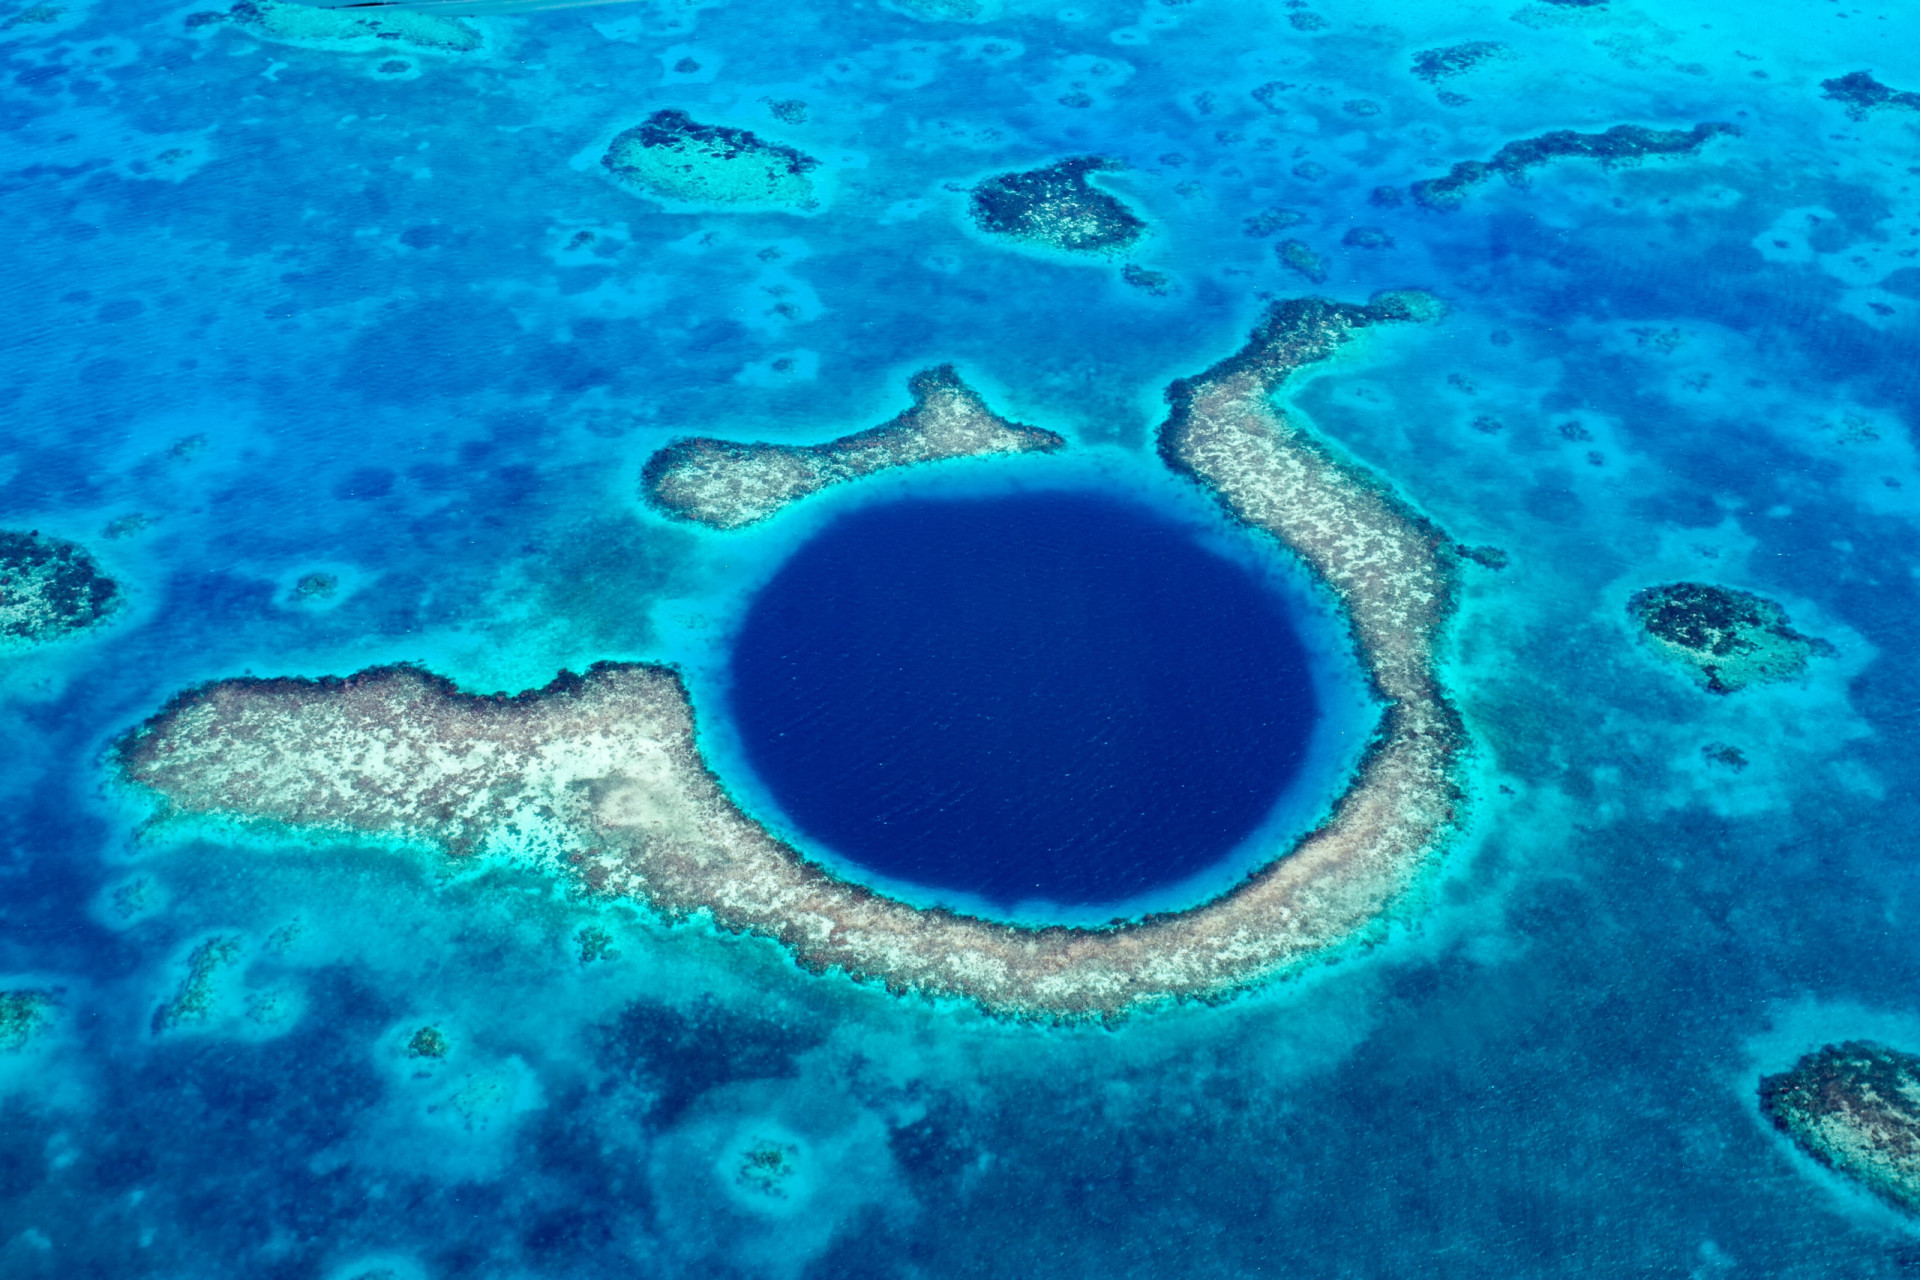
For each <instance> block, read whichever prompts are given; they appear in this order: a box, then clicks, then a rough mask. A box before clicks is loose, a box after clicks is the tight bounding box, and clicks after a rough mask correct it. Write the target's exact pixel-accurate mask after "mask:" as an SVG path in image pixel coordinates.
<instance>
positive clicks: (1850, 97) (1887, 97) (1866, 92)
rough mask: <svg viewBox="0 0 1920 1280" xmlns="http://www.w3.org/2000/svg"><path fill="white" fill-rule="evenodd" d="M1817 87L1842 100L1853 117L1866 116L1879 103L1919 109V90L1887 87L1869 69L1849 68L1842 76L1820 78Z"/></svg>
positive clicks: (1835, 99) (1832, 97) (1838, 100)
mask: <svg viewBox="0 0 1920 1280" xmlns="http://www.w3.org/2000/svg"><path fill="white" fill-rule="evenodd" d="M1820 88H1821V89H1822V90H1823V91H1824V92H1823V94H1822V96H1823V97H1827V98H1831V99H1833V100H1834V101H1835V102H1841V103H1845V104H1846V108H1847V114H1848V115H1849V116H1851V117H1853V118H1854V119H1855V120H1865V119H1866V118H1867V114H1868V113H1869V112H1871V111H1875V110H1878V109H1879V108H1881V107H1901V108H1904V109H1906V110H1908V111H1920V93H1913V92H1911V91H1908V90H1901V89H1893V88H1889V87H1888V86H1886V85H1884V84H1881V83H1880V82H1879V81H1878V80H1875V79H1874V78H1873V73H1872V72H1870V71H1849V72H1848V73H1847V74H1846V75H1844V76H1836V77H1835V78H1834V79H1832V80H1822V81H1821V82H1820Z"/></svg>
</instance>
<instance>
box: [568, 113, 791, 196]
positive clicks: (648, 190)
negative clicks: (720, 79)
mask: <svg viewBox="0 0 1920 1280" xmlns="http://www.w3.org/2000/svg"><path fill="white" fill-rule="evenodd" d="M600 163H601V164H603V165H604V166H606V169H607V172H608V173H610V174H612V175H613V177H614V178H615V179H616V180H617V181H619V182H620V183H622V184H624V185H626V186H629V187H632V188H634V189H635V190H637V191H639V192H640V193H641V194H642V195H648V196H653V197H655V198H657V199H661V200H667V201H671V202H673V203H676V204H690V205H710V206H716V207H720V208H760V209H790V210H802V211H810V210H813V209H817V208H819V207H820V198H819V194H818V193H817V192H816V191H815V190H814V184H813V179H812V178H811V177H809V176H808V175H809V174H810V173H812V172H813V170H815V169H817V168H819V167H820V162H819V161H818V160H815V159H814V158H813V157H812V156H809V155H804V154H802V153H801V152H799V151H796V150H794V149H793V148H792V147H786V146H781V145H780V144H779V143H776V142H767V141H764V140H763V139H761V138H760V137H758V136H757V135H755V134H753V133H749V132H748V131H747V130H745V129H729V128H726V127H724V126H722V125H711V124H699V123H697V122H696V121H695V120H694V119H693V118H692V117H691V116H689V115H688V114H687V113H686V112H684V111H675V110H671V109H668V110H664V111H656V112H654V113H653V114H652V115H650V116H648V117H647V118H646V120H645V121H643V122H642V123H640V124H638V125H636V126H634V127H633V128H631V129H628V130H627V131H626V132H624V133H622V134H620V135H619V136H618V137H616V138H614V140H613V142H612V144H611V145H610V146H608V148H607V153H606V155H604V156H602V157H601V160H600Z"/></svg>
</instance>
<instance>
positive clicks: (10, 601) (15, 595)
mask: <svg viewBox="0 0 1920 1280" xmlns="http://www.w3.org/2000/svg"><path fill="white" fill-rule="evenodd" d="M119 596H120V587H119V584H118V583H116V582H114V580H113V579H112V578H109V577H108V576H107V575H106V574H104V573H102V572H101V571H100V565H99V562H98V561H96V560H95V559H94V558H93V555H92V553H90V552H89V551H88V550H87V549H86V548H85V547H82V546H81V545H80V544H79V543H77V542H68V541H66V540H64V539H61V538H49V537H45V536H43V535H42V534H41V533H40V532H39V531H38V530H29V531H27V532H25V533H21V532H19V531H17V530H6V529H0V648H6V647H13V646H19V645H29V644H37V643H40V642H42V641H46V640H55V639H58V638H60V637H61V636H65V635H71V634H72V633H74V632H77V631H84V630H86V629H87V628H88V627H91V626H94V625H95V624H97V623H98V622H100V620H101V619H103V618H105V617H106V616H107V614H109V613H110V612H112V610H113V606H114V604H115V602H116V601H117V600H118V599H119Z"/></svg>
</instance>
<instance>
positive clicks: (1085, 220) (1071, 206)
mask: <svg viewBox="0 0 1920 1280" xmlns="http://www.w3.org/2000/svg"><path fill="white" fill-rule="evenodd" d="M1123 167H1124V166H1122V165H1121V164H1120V163H1119V162H1118V161H1115V160H1107V159H1103V158H1101V157H1099V156H1081V157H1077V158H1075V159H1071V160H1062V161H1060V163H1058V164H1053V165H1048V166H1047V167H1046V168H1044V169H1032V170H1029V171H1027V172H1026V173H1003V174H1000V175H999V176H997V177H993V178H988V179H987V180H986V181H985V182H982V183H981V184H980V185H979V186H977V187H975V188H974V189H973V194H972V199H971V201H970V202H969V211H970V212H971V214H972V216H973V224H974V225H975V226H976V227H978V228H980V230H982V231H984V232H987V233H988V234H989V235H996V236H1005V237H1007V238H1008V239H1011V240H1018V241H1021V242H1024V243H1027V244H1033V245H1039V246H1041V247H1043V248H1048V249H1058V250H1062V251H1064V252H1067V253H1080V254H1108V255H1112V254H1117V253H1119V252H1120V251H1122V250H1124V249H1126V248H1127V247H1129V246H1130V245H1132V244H1133V243H1134V242H1135V241H1137V240H1138V239H1140V237H1141V236H1142V235H1144V234H1146V230H1147V224H1146V223H1145V222H1144V221H1143V220H1142V219H1141V218H1139V217H1138V216H1137V215H1136V214H1135V213H1134V212H1133V211H1132V210H1131V209H1129V208H1127V206H1126V205H1124V204H1121V203H1120V201H1118V200H1116V199H1114V198H1113V197H1112V196H1110V195H1108V194H1107V193H1106V192H1104V191H1101V190H1100V189H1098V188H1097V187H1094V186H1093V185H1091V184H1090V183H1088V181H1087V175H1088V174H1092V173H1102V172H1106V171H1108V170H1114V169H1120V168H1123Z"/></svg>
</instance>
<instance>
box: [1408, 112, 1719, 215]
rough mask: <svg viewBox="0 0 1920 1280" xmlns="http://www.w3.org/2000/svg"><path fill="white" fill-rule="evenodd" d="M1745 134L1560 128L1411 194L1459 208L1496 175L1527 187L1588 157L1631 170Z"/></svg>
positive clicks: (1709, 126) (1709, 127) (1708, 129)
mask: <svg viewBox="0 0 1920 1280" xmlns="http://www.w3.org/2000/svg"><path fill="white" fill-rule="evenodd" d="M1739 133H1740V128H1739V126H1737V125H1732V124H1726V123H1724V122H1719V121H1708V122H1706V123H1704V124H1697V125H1695V126H1693V128H1691V129H1649V128H1646V127H1645V126H1644V125H1637V124H1617V125H1615V126H1613V128H1611V129H1608V130H1607V131H1606V132H1604V133H1576V132H1574V131H1573V130H1572V129H1556V130H1554V131H1553V132H1551V133H1543V134H1541V135H1539V136H1538V137H1535V138H1523V139H1522V140H1520V141H1519V142H1509V143H1508V144H1507V145H1506V146H1504V147H1502V148H1500V150H1498V151H1496V152H1494V154H1493V158H1492V159H1491V160H1486V161H1480V160H1462V161H1460V162H1459V163H1458V164H1456V165H1454V166H1453V168H1451V169H1449V170H1448V171H1447V173H1446V174H1445V175H1444V176H1443V177H1438V178H1426V179H1423V180H1422V181H1420V182H1416V183H1414V184H1413V186H1412V188H1411V190H1412V192H1413V198H1414V199H1415V200H1416V201H1417V202H1419V203H1420V204H1423V205H1425V206H1426V207H1427V208H1429V209H1456V208H1458V207H1459V206H1460V205H1461V203H1462V202H1464V201H1465V200H1466V198H1467V193H1468V192H1469V191H1471V190H1472V189H1473V188H1474V187H1477V186H1479V185H1480V184H1481V183H1482V182H1485V181H1486V180H1487V179H1489V178H1491V177H1493V176H1494V175H1495V174H1498V175H1500V176H1501V177H1503V178H1505V179H1506V180H1507V181H1508V182H1509V183H1511V184H1513V185H1515V186H1523V185H1525V182H1526V175H1527V172H1528V170H1530V169H1534V168H1537V167H1539V166H1540V165H1543V164H1546V163H1547V162H1549V161H1552V160H1564V159H1571V158H1577V157H1585V158H1587V159H1591V160H1598V161H1599V162H1600V163H1601V164H1603V165H1606V166H1609V167H1611V166H1615V165H1627V164H1633V163H1636V162H1638V161H1639V160H1641V159H1644V158H1645V157H1647V156H1682V155H1693V154H1695V153H1696V152H1698V151H1699V150H1700V148H1701V147H1703V146H1705V145H1706V144H1707V143H1709V142H1711V141H1712V140H1713V139H1715V138H1717V137H1719V136H1721V135H1722V134H1732V135H1738V134H1739Z"/></svg>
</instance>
